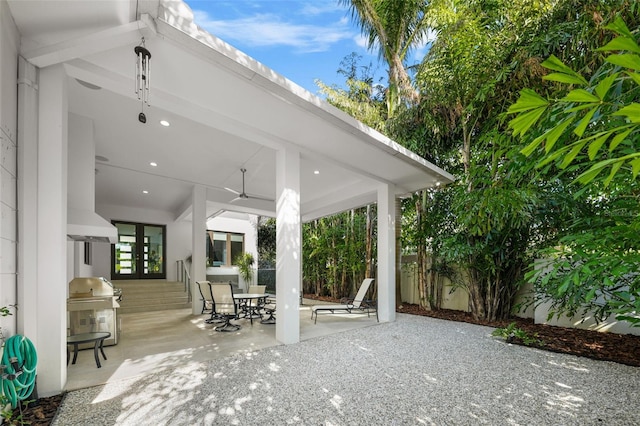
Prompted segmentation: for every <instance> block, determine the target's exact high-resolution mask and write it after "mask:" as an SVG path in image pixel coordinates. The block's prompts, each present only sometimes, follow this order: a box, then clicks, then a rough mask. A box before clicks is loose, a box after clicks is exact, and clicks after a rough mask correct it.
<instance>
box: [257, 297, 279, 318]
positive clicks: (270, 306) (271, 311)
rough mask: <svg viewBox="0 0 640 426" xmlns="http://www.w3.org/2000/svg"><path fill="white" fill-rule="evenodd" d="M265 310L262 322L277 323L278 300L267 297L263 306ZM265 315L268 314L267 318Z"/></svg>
mask: <svg viewBox="0 0 640 426" xmlns="http://www.w3.org/2000/svg"><path fill="white" fill-rule="evenodd" d="M262 309H263V310H264V314H263V315H261V316H260V318H261V319H260V323H261V324H275V323H276V317H275V313H276V301H275V299H274V298H273V297H270V298H267V303H265V304H264V306H263V307H262ZM265 315H268V317H267V318H264V316H265Z"/></svg>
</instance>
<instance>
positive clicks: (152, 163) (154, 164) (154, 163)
mask: <svg viewBox="0 0 640 426" xmlns="http://www.w3.org/2000/svg"><path fill="white" fill-rule="evenodd" d="M149 165H150V166H151V167H158V163H156V162H155V161H152V162H150V163H149Z"/></svg>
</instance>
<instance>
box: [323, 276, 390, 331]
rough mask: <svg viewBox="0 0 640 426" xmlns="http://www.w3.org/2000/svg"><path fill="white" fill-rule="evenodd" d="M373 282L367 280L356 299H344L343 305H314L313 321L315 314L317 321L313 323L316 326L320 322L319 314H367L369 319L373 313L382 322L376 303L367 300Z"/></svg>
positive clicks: (371, 279)
mask: <svg viewBox="0 0 640 426" xmlns="http://www.w3.org/2000/svg"><path fill="white" fill-rule="evenodd" d="M372 282H373V278H365V279H364V281H362V284H360V289H359V290H358V293H357V294H356V297H354V298H352V299H351V298H343V299H342V300H340V303H341V304H333V305H314V306H312V307H311V319H313V315H314V314H315V316H316V319H315V321H314V322H313V323H314V324H316V323H317V322H318V313H319V312H324V313H327V314H329V313H331V314H338V313H340V314H345V313H346V314H364V313H366V314H367V316H368V317H370V316H371V312H375V313H376V320H377V321H378V322H380V320H379V319H378V309H377V306H376V302H375V301H373V300H370V299H365V296H366V294H367V291H368V290H369V286H371V283H372Z"/></svg>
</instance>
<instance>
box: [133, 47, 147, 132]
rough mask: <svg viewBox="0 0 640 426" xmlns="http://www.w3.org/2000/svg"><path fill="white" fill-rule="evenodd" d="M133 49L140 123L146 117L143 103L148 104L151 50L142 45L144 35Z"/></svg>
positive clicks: (145, 120)
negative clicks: (140, 109) (140, 110)
mask: <svg viewBox="0 0 640 426" xmlns="http://www.w3.org/2000/svg"><path fill="white" fill-rule="evenodd" d="M133 51H134V52H135V54H136V81H135V83H136V95H138V100H140V101H141V102H142V112H140V114H139V115H138V120H139V121H140V122H141V123H146V122H147V117H146V116H145V115H144V104H147V106H149V87H150V82H151V64H150V62H151V52H149V51H148V50H147V48H146V47H145V45H144V37H142V43H141V44H140V45H139V46H136V47H135V48H134V49H133Z"/></svg>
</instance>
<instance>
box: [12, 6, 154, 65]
mask: <svg viewBox="0 0 640 426" xmlns="http://www.w3.org/2000/svg"><path fill="white" fill-rule="evenodd" d="M153 34H155V26H154V25H153V20H152V19H151V18H149V17H148V15H145V17H144V19H141V20H139V21H135V22H130V23H128V24H124V25H120V26H117V27H114V28H109V29H107V30H103V31H99V32H97V33H93V34H89V35H86V36H84V37H78V38H74V39H71V40H66V41H63V42H60V43H56V44H53V45H50V46H44V47H40V48H37V49H34V50H31V51H28V52H23V53H22V56H24V58H25V59H26V60H27V61H29V62H31V63H32V64H34V65H35V66H37V67H39V68H44V67H47V66H50V65H55V64H60V63H63V62H66V61H69V60H71V59H75V58H82V57H85V56H89V55H94V54H96V53H99V52H103V51H106V50H111V49H113V48H115V47H119V46H126V45H131V44H136V43H139V42H140V40H141V37H142V36H146V37H150V36H152V35H153Z"/></svg>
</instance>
